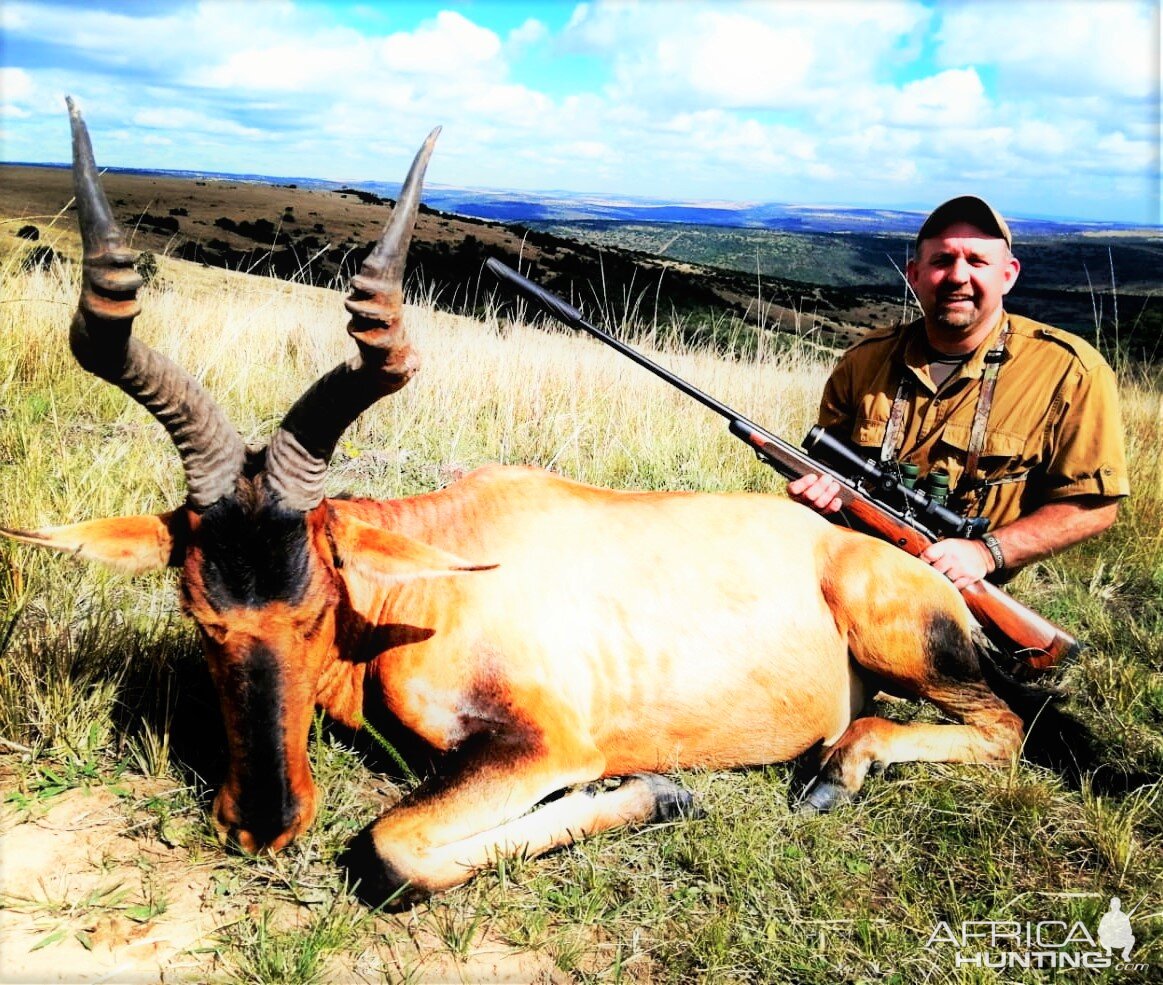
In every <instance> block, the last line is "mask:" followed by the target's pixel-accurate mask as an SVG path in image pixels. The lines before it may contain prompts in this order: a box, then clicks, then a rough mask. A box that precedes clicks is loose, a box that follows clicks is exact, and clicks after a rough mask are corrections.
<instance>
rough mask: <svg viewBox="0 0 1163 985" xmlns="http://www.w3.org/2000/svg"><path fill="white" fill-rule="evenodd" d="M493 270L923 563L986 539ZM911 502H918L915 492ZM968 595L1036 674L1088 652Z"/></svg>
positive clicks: (972, 592) (1030, 619) (972, 607)
mask: <svg viewBox="0 0 1163 985" xmlns="http://www.w3.org/2000/svg"><path fill="white" fill-rule="evenodd" d="M485 266H486V267H488V269H489V270H490V271H492V272H493V273H494V274H496V275H497V276H498V277H500V278H502V279H504V280H506V281H508V282H509V283H510V284H512V285H513V286H514V287H516V288H517V289H518V290H519V291H521V293H522V294H524V295H525V296H526V297H529V298H532V299H533V300H535V301H537V302H539V303H540V304H541V305H542V306H543V307H544V308H545V309H546V310H547V311H548V312H549V313H550V314H552V315H553V316H554V317H556V318H558V319H559V320H560V321H562V322H564V323H565V324H567V325H569V326H570V327H571V328H576V329H580V330H582V331H584V332H587V333H588V334H590V335H592V336H593V337H594V338H596V339H598V340H599V341H601V342H604V343H605V344H606V345H608V346H610V347H611V348H612V349H615V350H616V351H618V352H619V353H621V354H622V355H624V356H626V357H627V358H628V359H631V360H633V361H634V362H636V363H638V365H639V366H642V367H643V368H644V369H648V370H649V371H650V372H652V373H653V374H654V375H655V376H658V377H660V378H661V379H663V380H665V381H666V382H667V383H669V384H670V385H671V386H673V387H675V388H676V389H678V390H680V391H681V392H682V393H685V394H686V395H687V396H688V397H690V398H692V399H693V400H697V401H698V402H699V403H701V404H702V405H703V406H705V407H707V408H709V409H710V410H713V411H714V412H715V413H716V414H718V415H719V416H720V417H724V418H726V419H727V421H728V422H729V427H730V430H731V433H732V434H733V435H735V437H737V438H739V439H740V440H742V441H744V442H746V443H747V444H748V445H750V446H751V448H752V450H753V451H754V452H755V453H756V455H758V456H759V458H760V459H761V460H762V461H763V462H765V463H766V464H767V465H769V466H771V467H772V468H773V469H775V470H776V471H777V472H779V473H780V475H782V476H784V477H785V478H788V479H794V478H798V477H799V476H801V475H807V474H808V473H815V474H818V475H829V476H831V477H832V478H834V479H835V480H836V481H837V482H838V483H839V484H840V496H839V498H840V502H841V503H842V504H843V507H844V510H845V511H846V512H848V513H850V514H851V515H852V516H854V517H856V519H857V520H859V521H860V522H861V523H862V524H864V526H866V527H867V528H869V529H870V530H873V531H874V532H876V533H877V534H879V535H880V536H881V537H883V538H884V539H885V540H887V541H889V542H890V543H892V544H895V545H896V546H897V547H899V548H900V549H901V550H903V551H905V552H906V553H908V554H912V555H913V556H914V557H919V556H920V555H921V554H923V553H924V552H925V550H927V549H928V548H929V546H930V545H931V544H933V543H934V542H935V541H936V540H938V539H940V537H941V536H961V537H967V536H980V534H979V533H977V534H975V533H973V530H974V529H975V528H974V521H968V520H964V519H962V518H958V517H956V516H952V515H950V516H949V517H948V518H946V519H945V520H943V521H942V522H943V523H944V527H943V528H942V527H941V526H940V525H936V524H934V526H933V527H930V526H926V523H932V522H933V517H936V518H937V519H941V518H940V517H938V516H937V514H945V513H947V511H945V510H934V509H933V508H932V507H931V506H930V507H929V513H930V514H932V517H930V516H926V515H918V514H917V513H916V512H914V511H913V510H912V509H911V507H909V506H907V505H906V507H905V508H904V509H903V510H899V511H898V510H896V509H893V508H892V507H890V506H888V505H886V503H884V502H877V500H876V499H875V498H874V496H872V495H870V494H869V493H868V492H866V491H865V489H864V488H863V487H862V486H861V483H860V481H854V480H853V479H851V478H850V477H848V476H846V475H843V474H841V473H840V472H837V471H836V470H835V469H832V468H829V467H828V466H826V465H824V464H823V463H821V462H819V461H817V460H816V459H814V458H812V457H811V456H810V455H808V454H807V453H806V452H804V451H803V450H801V449H799V448H796V447H795V446H794V445H790V444H788V443H787V442H786V441H784V440H783V439H782V438H778V437H776V436H775V435H773V434H770V433H769V432H767V431H765V430H764V429H763V428H761V427H759V425H757V424H754V423H752V422H751V421H749V420H747V419H746V418H745V417H742V416H741V415H739V414H737V413H736V412H735V411H733V410H732V409H731V408H730V407H727V406H726V405H725V404H721V403H720V402H719V401H717V400H716V399H715V398H714V397H711V396H709V395H707V394H705V393H703V392H702V391H701V390H699V389H697V388H696V387H693V386H691V384H689V383H688V382H687V381H686V380H683V379H681V378H679V377H677V376H675V375H674V374H673V373H671V372H670V371H669V370H667V369H664V368H663V367H661V366H659V365H658V364H657V363H654V362H651V361H650V360H649V359H647V358H646V357H645V356H644V355H642V354H641V353H640V352H638V351H636V350H635V349H633V348H631V347H630V346H628V345H626V343H624V342H621V341H619V340H618V339H616V338H614V337H613V336H612V335H609V334H608V333H606V332H604V331H602V330H601V329H600V328H596V327H595V326H593V325H591V324H590V323H589V322H587V321H586V320H585V319H584V318H582V315H581V312H579V311H578V310H577V309H576V308H574V307H572V306H571V305H569V304H566V303H565V301H563V300H562V299H561V298H559V297H558V296H557V295H555V294H552V293H551V292H549V291H547V290H545V288H543V287H541V285H539V284H535V283H534V282H533V281H531V280H529V279H528V278H526V277H522V276H521V275H520V274H519V273H517V272H516V271H515V270H512V269H510V268H509V267H506V266H505V265H504V264H503V263H501V262H500V261H498V260H488V261H487V262H486V264H485ZM809 437H810V436H809ZM899 493H900V490H899V489H898V494H899ZM907 495H908V496H912V494H911V493H909V494H907ZM950 520H952V521H957V522H958V523H960V524H961V525H962V526H961V527H959V528H954V526H953V524H952V523H951V522H949V521H950ZM940 529H944V530H945V533H944V534H936V533H934V530H940ZM961 595H962V597H963V598H964V599H965V603H966V605H968V606H969V611H970V612H972V613H973V615H974V617H975V618H976V619H977V621H978V622H979V623H981V626H982V628H983V629H984V630H985V631H986V634H987V635H989V636H991V637H993V639H994V641H995V642H997V643H998V644H999V645H1001V646H1003V647H1004V648H1005V649H1006V650H1008V651H1010V652H1011V653H1012V654H1013V656H1014V657H1016V658H1017V659H1018V660H1019V661H1021V663H1022V664H1023V665H1025V667H1026V668H1028V669H1030V670H1033V671H1042V670H1047V669H1048V668H1050V667H1053V666H1054V665H1055V664H1056V663H1057V662H1058V661H1059V660H1061V659H1063V658H1065V657H1070V656H1073V655H1074V654H1076V653H1078V652H1079V651H1080V650H1081V649H1082V646H1083V645H1082V643H1080V642H1079V641H1078V640H1076V639H1075V638H1074V637H1073V636H1071V635H1070V634H1069V633H1068V632H1066V630H1064V629H1062V628H1061V627H1060V626H1056V625H1055V624H1054V623H1052V622H1051V621H1050V620H1049V619H1046V618H1045V617H1043V616H1041V615H1039V614H1038V613H1036V612H1034V611H1033V610H1032V609H1029V608H1027V607H1026V606H1024V605H1022V603H1021V602H1019V601H1018V600H1017V599H1015V598H1013V597H1012V596H1010V595H1007V594H1006V593H1005V592H1003V591H1002V590H1001V589H1000V588H998V587H997V586H996V585H992V584H989V583H988V582H984V581H979V582H976V583H974V584H972V585H970V586H969V587H968V588H964V589H962V590H961Z"/></svg>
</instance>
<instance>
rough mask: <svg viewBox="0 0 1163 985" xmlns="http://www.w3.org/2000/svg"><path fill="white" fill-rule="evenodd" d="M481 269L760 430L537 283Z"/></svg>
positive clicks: (490, 264) (492, 264)
mask: <svg viewBox="0 0 1163 985" xmlns="http://www.w3.org/2000/svg"><path fill="white" fill-rule="evenodd" d="M485 266H486V267H487V268H488V269H489V270H490V271H491V272H492V273H494V274H496V276H498V277H500V278H501V279H502V280H507V281H508V282H509V283H510V284H512V285H513V286H514V287H516V288H517V289H518V290H519V291H520V292H521V293H522V294H524V295H526V296H527V297H530V298H533V299H534V300H536V301H538V302H540V303H541V304H542V305H543V306H544V307H545V309H546V311H548V312H549V314H551V315H553V316H554V317H555V318H558V319H559V320H561V321H563V322H565V324H567V325H569V326H570V327H571V328H577V329H580V330H581V331H583V332H586V333H587V334H589V335H592V336H593V337H594V338H595V339H597V340H598V341H599V342H604V343H605V344H606V345H608V346H609V347H610V348H611V349H614V350H616V351H617V352H619V353H621V354H622V355H623V356H625V357H626V358H627V359H630V360H633V361H634V362H636V363H637V364H638V365H639V366H641V367H642V368H643V369H648V370H650V372H652V373H653V374H654V375H655V376H657V377H659V378H660V379H663V380H665V381H666V382H667V383H669V384H670V385H671V386H672V387H675V388H676V389H678V390H681V391H682V392H683V393H685V394H686V395H687V396H688V397H690V398H692V399H693V400H697V401H698V402H699V403H700V404H702V405H703V406H704V407H707V408H709V409H711V410H713V411H714V412H715V413H716V414H718V415H719V416H720V417H725V418H726V419H727V420H728V421H736V420H737V421H742V422H743V423H744V424H746V425H747V426H748V427H749V428H751V429H752V430H753V431H762V430H763V429H762V428H761V427H760V426H759V425H758V424H755V423H754V422H752V421H749V420H747V418H745V417H740V415H739V414H737V413H736V412H735V411H733V410H732V409H731V408H730V407H728V406H727V405H726V404H723V403H720V402H719V401H718V400H716V399H715V398H714V397H712V396H711V395H710V394H709V393H703V391H702V390H700V389H699V388H698V387H696V386H692V385H691V384H690V383H688V382H687V381H686V380H684V379H682V378H681V377H678V376H675V375H674V373H672V372H671V371H670V370H668V369H665V368H664V367H662V366H659V365H658V363H656V362H653V361H652V360H650V359H647V358H646V357H645V356H644V355H642V353H640V352H638V351H637V350H636V349H632V348H631V347H630V346H628V345H627V344H626V343H625V342H623V341H621V340H620V339H616V338H615V337H614V336H613V335H611V334H610V333H609V332H605V331H603V330H602V329H600V328H598V327H597V326H596V325H591V324H590V323H589V322H588V321H586V320H585V319H584V318H583V317H582V313H581V312H580V311H578V310H577V308H575V307H573V305H570V304H566V303H565V302H564V301H563V300H562V299H561V298H559V297H558V296H557V295H556V294H552V293H550V292H549V291H547V290H545V288H543V287H542V286H541V285H540V284H536V283H534V282H533V281H531V280H530V279H529V278H528V277H524V276H522V275H521V274H519V273H517V271H515V270H514V269H513V268H512V267H507V266H505V264H503V263H501V261H500V260H495V259H492V258H490V259H488V260H486V261H485ZM777 440H778V439H777Z"/></svg>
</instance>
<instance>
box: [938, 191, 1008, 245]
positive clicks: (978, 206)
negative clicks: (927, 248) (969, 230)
mask: <svg viewBox="0 0 1163 985" xmlns="http://www.w3.org/2000/svg"><path fill="white" fill-rule="evenodd" d="M955 222H971V223H973V225H975V226H977V228H978V229H980V230H982V231H983V232H987V233H996V234H997V235H998V236H1000V237H1001V238H1002V239H1004V240H1005V241H1006V246H1009V247H1012V246H1013V245H1014V241H1013V236H1012V235H1011V233H1010V227H1009V226H1007V225H1006V221H1005V219H1003V218H1002V217H1001V214H1000V213H999V212H998V211H997V209H995V208H994V207H993V206H992V205H990V204H989V202H987V201H986V200H985V199H984V198H978V197H977V196H976V195H958V196H957V198H951V199H949V201H948V202H942V203H941V204H940V205H938V206H937V207H936V208H935V209H933V211H932V212H930V213H929V218H927V219H926V220H925V221H924V222H923V223H922V224H921V228H920V230H919V231H918V233H917V240H916V246H917V247H920V245H921V240H923V239H928V238H929V237H930V236H936V235H937V234H938V233H939V232H941V231H942V230H943V229H947V228H948V227H949V226H951V225H953V224H954V223H955Z"/></svg>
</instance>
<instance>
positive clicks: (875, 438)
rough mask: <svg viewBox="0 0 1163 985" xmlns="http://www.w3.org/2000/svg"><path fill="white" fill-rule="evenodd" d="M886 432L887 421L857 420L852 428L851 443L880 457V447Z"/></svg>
mask: <svg viewBox="0 0 1163 985" xmlns="http://www.w3.org/2000/svg"><path fill="white" fill-rule="evenodd" d="M887 430H888V421H876V420H869V419H868V418H866V417H865V418H857V419H856V422H855V424H854V425H853V427H852V443H853V444H855V445H858V446H859V447H860V448H864V449H871V450H872V451H874V452H875V453H876V455H875V456H874V457H877V458H879V457H880V446H881V445H882V444H884V432H885V431H887Z"/></svg>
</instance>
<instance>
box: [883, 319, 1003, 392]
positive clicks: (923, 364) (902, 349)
mask: <svg viewBox="0 0 1163 985" xmlns="http://www.w3.org/2000/svg"><path fill="white" fill-rule="evenodd" d="M1009 317H1010V316H1009V315H1008V314H1007V313H1006V312H1005V311H1004V310H1003V311H1002V312H1001V313H1000V315H999V317H998V320H997V324H996V325H994V326H993V328H992V329H991V330H990V333H989V335H987V336H986V337H985V338H984V339H983V340H982V342H981V344H980V345H979V346H978V347H977V348H976V349H974V350H973V355H972V356H970V357H969V359H968V361H967V362H966V363H965V365H964V366H962V367H961V368H960V369H958V370H957V371H956V372H955V373H954V374H953V375H952V376H950V377H949V380H977V379H981V376H982V374H983V373H984V372H985V356H986V353H988V352H989V350H990V349H992V348H993V347H994V346H995V345H997V340H998V339H999V338H1000V337H1001V333H1002V330H1003V329H1004V328H1005V326H1006V322H1008V321H1009ZM897 355H898V358H899V359H900V360H901V361H902V362H903V363H904V366H905V369H907V370H908V371H909V373H910V374H911V376H912V377H913V379H915V380H916V381H917V382H918V383H919V384H920V385H921V386H922V387H924V388H925V389H926V390H928V391H929V393H936V392H937V387H936V386H935V385H934V384H933V380H932V378H931V377H930V376H929V370H928V366H929V346H928V340H927V339H926V337H925V321H924V319H923V318H918V319H917V320H916V321H915V322H913V323H912V324H911V325H908V326H907V327H906V328H905V331H904V333H903V336H902V340H901V345H900V346H899V347H898V349H897ZM946 382H948V380H947V381H946Z"/></svg>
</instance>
